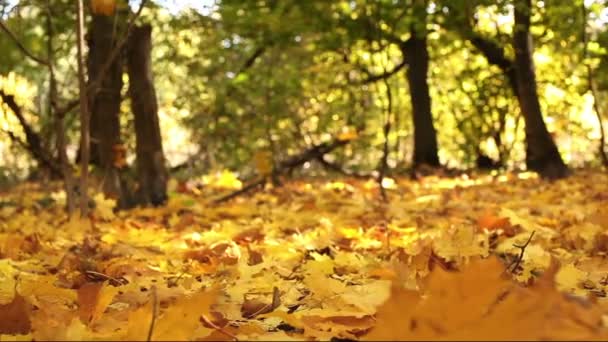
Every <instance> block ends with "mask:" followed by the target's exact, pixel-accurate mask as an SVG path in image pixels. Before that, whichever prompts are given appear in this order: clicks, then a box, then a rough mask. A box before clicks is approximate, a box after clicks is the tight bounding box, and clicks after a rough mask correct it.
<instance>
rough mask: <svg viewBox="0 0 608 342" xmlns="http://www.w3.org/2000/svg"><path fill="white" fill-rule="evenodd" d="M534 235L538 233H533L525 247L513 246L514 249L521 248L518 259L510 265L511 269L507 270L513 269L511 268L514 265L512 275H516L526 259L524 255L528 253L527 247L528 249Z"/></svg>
mask: <svg viewBox="0 0 608 342" xmlns="http://www.w3.org/2000/svg"><path fill="white" fill-rule="evenodd" d="M534 233H536V231H535V230H533V231H532V234H530V237H529V238H528V241H526V243H524V244H523V245H516V244H513V247H516V248H519V255H518V256H517V259H515V260H514V261H513V262H512V263H511V264H510V265H509V267H507V270H508V269H511V266H513V265H514V266H513V268H512V269H511V273H515V271H516V270H517V269H518V268H519V265H520V264H521V262H522V260H523V259H524V253H525V252H526V247H528V245H529V244H530V242H531V241H532V237H533V236H534Z"/></svg>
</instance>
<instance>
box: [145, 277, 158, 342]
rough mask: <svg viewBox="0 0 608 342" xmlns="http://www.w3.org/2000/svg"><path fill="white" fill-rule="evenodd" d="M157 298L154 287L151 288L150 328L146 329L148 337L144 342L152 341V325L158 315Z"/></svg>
mask: <svg viewBox="0 0 608 342" xmlns="http://www.w3.org/2000/svg"><path fill="white" fill-rule="evenodd" d="M157 311H158V298H157V295H156V286H152V320H150V328H148V337H146V341H148V342H149V341H152V333H154V324H156V315H157V314H158V312H157Z"/></svg>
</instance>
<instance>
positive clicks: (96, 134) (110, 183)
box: [88, 15, 130, 208]
mask: <svg viewBox="0 0 608 342" xmlns="http://www.w3.org/2000/svg"><path fill="white" fill-rule="evenodd" d="M115 20H116V17H115V16H114V17H107V16H103V15H94V16H93V20H92V23H91V30H90V38H89V59H88V72H89V82H91V81H92V80H95V79H97V78H98V77H99V73H100V71H101V70H100V69H101V68H102V67H103V65H104V63H105V62H106V61H107V60H108V58H110V54H111V53H112V51H113V49H114V47H115V45H116V44H117V37H116V34H115V32H116V30H115V22H114V21H115ZM122 85H123V82H122V61H121V59H120V58H116V59H115V60H114V61H113V62H112V64H111V66H110V67H109V68H108V70H107V75H106V76H105V77H104V78H103V82H102V83H101V86H100V89H99V91H98V92H96V93H95V95H94V96H93V97H92V98H90V99H89V103H90V110H91V112H90V115H91V117H90V120H91V121H90V123H91V127H90V134H91V136H90V137H91V141H90V146H91V156H90V157H91V162H93V163H94V164H97V165H99V167H100V169H101V171H102V181H103V191H104V193H105V194H106V195H108V196H110V197H112V198H116V199H117V200H118V205H119V207H123V208H124V207H127V206H129V205H130V198H129V193H128V189H126V186H125V182H124V181H123V180H122V179H121V172H120V170H119V168H120V167H121V165H118V163H117V155H116V152H117V150H119V147H120V145H121V141H120V122H119V113H120V102H121V94H120V92H121V89H122Z"/></svg>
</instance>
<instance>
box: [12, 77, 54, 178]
mask: <svg viewBox="0 0 608 342" xmlns="http://www.w3.org/2000/svg"><path fill="white" fill-rule="evenodd" d="M0 98H1V99H2V102H4V103H6V105H7V106H8V107H9V108H10V109H11V111H12V112H13V113H14V114H15V116H16V117H17V120H18V121H19V124H20V125H21V128H22V129H23V132H24V133H25V140H26V142H27V145H26V147H27V150H28V151H29V152H30V153H31V154H32V156H33V157H34V159H36V160H37V161H38V162H39V163H40V164H42V165H44V166H46V167H47V168H48V169H49V170H50V171H51V172H52V173H53V175H55V176H61V168H60V167H59V165H58V163H57V161H55V160H53V158H52V157H51V154H50V152H48V151H47V150H46V149H45V148H44V147H43V146H42V143H41V139H40V136H39V135H38V133H36V131H34V129H33V128H32V126H30V125H29V123H28V122H27V121H26V120H25V117H24V116H23V111H22V109H21V107H20V106H19V105H18V104H17V102H16V101H15V96H14V95H9V94H7V93H5V92H4V89H0Z"/></svg>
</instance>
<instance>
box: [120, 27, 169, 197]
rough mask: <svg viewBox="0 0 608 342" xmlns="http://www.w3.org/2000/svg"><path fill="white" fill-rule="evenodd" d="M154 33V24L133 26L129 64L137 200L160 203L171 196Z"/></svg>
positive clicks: (129, 48) (129, 45) (128, 56)
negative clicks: (155, 76)
mask: <svg viewBox="0 0 608 342" xmlns="http://www.w3.org/2000/svg"><path fill="white" fill-rule="evenodd" d="M151 36H152V28H151V26H150V25H144V26H141V27H135V28H133V31H132V32H131V35H130V37H129V43H128V55H127V66H128V72H129V96H130V97H131V109H132V111H133V114H134V115H135V138H136V144H137V147H136V152H137V158H136V159H137V178H138V180H139V188H138V192H137V202H138V203H139V204H144V205H145V204H153V205H159V204H162V203H163V202H165V200H166V199H167V170H166V168H165V156H164V153H163V144H162V138H161V134H160V125H159V121H158V104H157V100H156V91H155V89H154V79H153V75H152V63H151V57H150V54H151V51H152V42H151V40H152V39H151Z"/></svg>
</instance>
